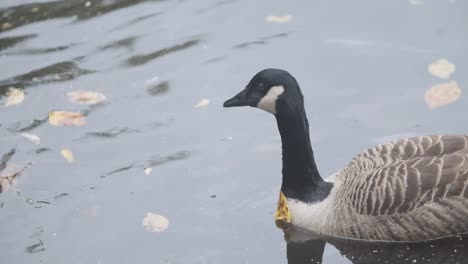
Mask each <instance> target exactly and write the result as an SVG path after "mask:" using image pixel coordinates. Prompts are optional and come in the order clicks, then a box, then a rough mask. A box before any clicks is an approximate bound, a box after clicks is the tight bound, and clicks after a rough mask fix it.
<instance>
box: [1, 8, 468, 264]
mask: <svg viewBox="0 0 468 264" xmlns="http://www.w3.org/2000/svg"><path fill="white" fill-rule="evenodd" d="M467 10H468V3H466V2H464V1H456V0H447V1H437V2H434V1H425V0H411V1H409V2H407V1H385V2H384V1H370V0H369V1H295V2H290V1H266V0H261V1H255V3H254V2H253V1H247V0H243V1H241V0H220V1H215V0H213V1H208V0H200V1H181V0H179V1H177V0H167V1H164V0H159V1H157V0H155V1H143V0H90V1H84V0H74V1H68V0H59V1H53V2H52V1H44V0H41V1H32V0H21V1H18V0H2V1H1V2H0V69H1V71H0V104H1V105H2V106H1V107H0V157H3V158H2V160H1V161H0V162H1V163H0V171H2V172H1V174H0V175H1V176H2V177H6V176H10V178H8V179H7V178H2V193H1V194H0V225H1V226H0V261H1V263H68V264H73V263H100V264H105V263H130V262H135V263H144V262H151V263H287V262H288V259H289V263H309V262H310V261H309V260H310V259H314V260H315V261H316V262H320V261H323V263H376V262H377V261H378V262H381V260H382V259H384V260H387V261H392V260H394V257H395V256H399V255H398V254H400V255H401V256H402V257H401V258H398V261H399V263H407V262H408V263H416V262H418V263H419V262H420V261H421V262H422V261H423V260H424V261H425V262H424V263H446V262H444V261H446V260H447V259H450V258H451V261H453V263H456V262H457V261H458V263H463V262H462V261H463V259H464V258H465V257H466V256H462V255H461V254H462V253H461V252H463V251H466V249H465V250H461V249H462V248H464V242H463V240H460V239H457V238H456V239H452V240H449V241H448V242H447V241H445V242H444V243H442V244H437V243H436V244H424V245H419V246H413V245H404V246H401V245H400V246H401V247H397V246H376V245H372V246H369V245H362V244H353V245H352V247H349V246H343V244H342V243H338V242H333V241H329V243H327V244H325V243H324V242H323V241H320V240H313V241H311V242H308V243H292V242H291V243H289V244H287V243H286V242H285V240H284V238H283V237H284V236H283V233H282V232H281V230H279V229H277V228H276V226H275V224H274V221H273V215H274V210H275V205H276V201H277V197H278V191H279V186H280V184H281V183H280V181H281V142H280V138H279V135H278V132H277V129H276V124H275V122H274V119H273V117H272V116H270V115H268V114H266V113H264V112H262V111H259V110H255V109H247V108H245V109H235V110H234V109H223V108H222V107H221V105H222V103H223V102H224V100H226V99H227V98H230V97H231V96H232V95H234V94H235V93H237V92H238V91H240V90H241V89H243V87H244V86H245V85H246V83H247V82H248V81H249V80H250V78H251V77H252V76H253V74H255V73H256V72H258V71H259V70H260V69H263V68H267V67H276V68H284V69H287V70H288V71H290V72H291V73H292V74H293V75H294V76H295V77H296V78H297V79H298V81H299V83H300V85H301V87H302V90H303V93H304V95H305V100H306V108H307V113H308V114H309V122H310V124H311V139H312V143H313V147H314V150H315V153H316V159H317V164H318V166H319V169H320V171H321V173H322V175H330V174H332V173H333V172H335V171H336V170H338V169H339V168H340V167H342V166H343V165H345V164H346V162H347V161H349V160H350V159H351V158H352V157H353V156H354V155H356V154H357V153H359V152H360V151H361V150H363V149H365V148H367V147H369V146H372V145H375V144H378V143H383V142H385V141H387V140H390V139H395V138H398V137H402V136H411V135H423V134H434V133H461V134H466V133H468V115H467V114H466V105H467V103H468V97H467V96H466V95H464V94H463V93H461V95H460V93H459V91H460V90H461V91H463V89H464V88H466V87H467V86H468V74H466V73H467V67H468V64H467V62H468V52H466V50H467V49H466V47H468V32H467V31H466V25H467V24H468V16H466V11H467ZM439 59H446V60H447V61H448V62H449V65H451V66H450V67H452V66H456V70H455V71H454V73H453V74H452V75H450V76H446V77H442V78H440V76H439V77H437V76H434V75H431V74H430V73H429V71H428V65H429V64H431V63H434V62H435V61H437V60H439ZM450 67H449V68H450ZM454 82H455V83H454ZM444 83H451V84H452V85H451V87H454V86H455V87H456V88H457V89H458V90H457V91H458V92H455V94H456V95H457V98H452V99H449V100H448V101H449V102H447V103H446V104H445V105H443V106H441V107H437V108H433V109H431V108H430V107H428V103H427V102H425V93H426V91H427V90H428V89H429V88H431V87H433V86H434V85H438V84H444ZM11 87H15V88H17V89H20V90H23V91H24V93H25V98H24V100H23V101H21V102H20V103H19V104H16V105H11V106H8V107H5V106H4V105H5V104H6V102H7V101H8V98H9V96H8V94H9V93H10V92H11V89H10V88H11ZM75 90H89V91H94V92H99V93H102V94H104V95H105V96H106V98H107V100H106V101H105V102H104V103H100V104H96V105H86V104H74V103H71V102H69V100H68V98H67V93H68V92H70V91H75ZM452 96H453V93H452ZM455 99H458V100H455ZM19 101H20V100H19ZM19 101H17V103H18V102H19ZM429 105H430V104H429ZM53 110H61V111H73V112H80V113H82V114H83V115H84V116H85V118H86V124H85V125H82V126H65V127H57V126H53V125H51V124H50V123H49V122H48V120H47V119H48V114H49V112H50V111H53ZM21 133H27V134H29V135H31V134H32V135H36V136H37V137H38V138H40V144H39V145H36V144H35V143H34V142H32V141H36V143H37V138H31V136H29V139H30V140H28V138H25V137H24V136H21ZM23 135H24V134H23ZM31 139H32V141H31ZM63 149H68V150H70V151H72V152H73V154H74V155H73V156H74V161H73V162H68V161H67V160H66V159H65V158H64V157H63V156H62V155H61V151H62V150H63ZM69 158H70V157H69ZM148 168H152V171H149V170H148ZM145 169H147V170H146V173H145ZM7 171H13V172H12V173H13V174H11V173H10V174H8V172H7ZM12 175H15V177H14V179H12V177H11V176H12ZM10 180H11V183H10ZM148 213H153V214H158V215H162V216H164V217H166V218H167V219H168V220H169V226H168V228H167V230H165V231H164V232H149V231H148V230H147V228H145V227H144V226H143V221H144V218H145V217H147V214H148ZM460 241H461V242H460ZM370 249H372V252H369V251H365V250H370ZM431 249H434V250H432V251H431ZM363 250H364V251H363ZM362 252H364V253H362ZM395 252H397V253H395ZM398 252H400V253H398ZM428 252H430V254H429V253H428ZM428 254H429V255H428ZM447 254H448V255H447ZM363 256H366V257H363ZM390 256H391V257H393V259H392V258H390ZM448 256H449V257H450V258H449V257H448ZM465 259H466V258H465ZM388 263H393V262H388Z"/></svg>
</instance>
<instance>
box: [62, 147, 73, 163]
mask: <svg viewBox="0 0 468 264" xmlns="http://www.w3.org/2000/svg"><path fill="white" fill-rule="evenodd" d="M60 154H62V156H63V157H64V158H65V159H66V160H67V161H68V162H73V161H74V160H75V156H74V155H73V152H72V151H71V150H69V149H62V150H61V151H60Z"/></svg>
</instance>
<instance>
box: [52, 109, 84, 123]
mask: <svg viewBox="0 0 468 264" xmlns="http://www.w3.org/2000/svg"><path fill="white" fill-rule="evenodd" d="M49 123H50V124H51V125H53V126H82V125H84V124H85V123H86V119H85V117H84V116H83V115H82V114H81V113H78V112H68V111H51V112H49Z"/></svg>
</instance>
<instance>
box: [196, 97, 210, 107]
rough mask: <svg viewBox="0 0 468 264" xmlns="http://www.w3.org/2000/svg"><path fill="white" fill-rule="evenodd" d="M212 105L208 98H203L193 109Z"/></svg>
mask: <svg viewBox="0 0 468 264" xmlns="http://www.w3.org/2000/svg"><path fill="white" fill-rule="evenodd" d="M209 104H210V100H208V99H206V98H203V99H202V100H201V101H200V102H198V103H197V104H196V105H194V106H193V107H195V108H200V107H204V106H207V105H209Z"/></svg>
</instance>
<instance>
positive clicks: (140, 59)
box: [126, 40, 200, 66]
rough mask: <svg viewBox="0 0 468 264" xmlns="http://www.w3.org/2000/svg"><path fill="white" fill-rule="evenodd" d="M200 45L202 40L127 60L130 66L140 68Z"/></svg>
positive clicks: (191, 41)
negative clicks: (160, 58) (158, 59)
mask: <svg viewBox="0 0 468 264" xmlns="http://www.w3.org/2000/svg"><path fill="white" fill-rule="evenodd" d="M198 43H200V40H190V41H187V42H184V43H182V44H176V45H174V46H171V47H167V48H164V49H160V50H157V51H155V52H151V53H148V54H142V55H134V56H132V57H130V58H128V59H127V61H126V64H127V65H128V66H140V65H143V64H146V63H148V62H150V61H152V60H154V59H157V58H159V57H162V56H165V55H168V54H171V53H174V52H177V51H181V50H184V49H188V48H190V47H193V46H195V45H197V44H198Z"/></svg>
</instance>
